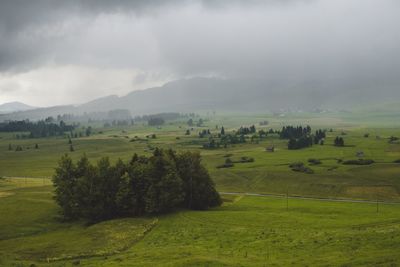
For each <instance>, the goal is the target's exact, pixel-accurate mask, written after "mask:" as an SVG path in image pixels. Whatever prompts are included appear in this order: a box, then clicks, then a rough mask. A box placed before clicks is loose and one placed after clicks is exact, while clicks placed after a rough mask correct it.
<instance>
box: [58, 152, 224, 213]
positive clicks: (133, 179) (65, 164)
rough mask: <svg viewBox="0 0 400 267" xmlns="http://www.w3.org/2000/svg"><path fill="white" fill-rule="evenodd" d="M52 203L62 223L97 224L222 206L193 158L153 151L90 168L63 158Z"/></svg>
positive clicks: (83, 161) (86, 162)
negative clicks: (62, 216) (116, 219)
mask: <svg viewBox="0 0 400 267" xmlns="http://www.w3.org/2000/svg"><path fill="white" fill-rule="evenodd" d="M53 182H54V186H55V199H56V201H57V203H58V204H59V205H60V207H61V208H62V213H63V215H64V217H65V218H67V219H79V218H84V219H88V220H90V221H101V220H105V219H110V218H114V217H121V216H141V215H145V214H159V213H166V212H169V211H172V210H174V209H176V208H188V209H199V210H202V209H207V208H209V207H213V206H218V205H220V204H221V199H220V196H219V194H218V192H217V191H216V190H215V187H214V183H213V182H212V180H211V178H210V176H209V174H208V172H207V170H206V168H205V167H204V166H203V165H202V164H201V158H200V155H199V154H198V153H193V152H185V153H180V154H177V153H176V152H174V151H172V150H166V151H164V150H160V149H158V148H156V149H155V150H154V153H153V155H152V156H151V157H144V156H140V157H139V156H137V155H136V154H135V155H134V156H133V157H132V159H131V160H130V161H129V162H128V163H125V162H123V161H121V160H118V161H117V162H116V164H114V165H113V164H111V163H110V161H109V160H108V158H102V159H101V160H99V161H98V162H97V165H93V164H91V163H90V162H89V160H88V158H87V157H86V156H83V157H82V158H81V159H80V160H78V162H76V163H74V162H73V161H72V160H71V158H70V157H68V156H67V155H65V156H63V157H62V159H61V160H60V162H59V165H58V167H57V168H56V173H55V175H54V176H53Z"/></svg>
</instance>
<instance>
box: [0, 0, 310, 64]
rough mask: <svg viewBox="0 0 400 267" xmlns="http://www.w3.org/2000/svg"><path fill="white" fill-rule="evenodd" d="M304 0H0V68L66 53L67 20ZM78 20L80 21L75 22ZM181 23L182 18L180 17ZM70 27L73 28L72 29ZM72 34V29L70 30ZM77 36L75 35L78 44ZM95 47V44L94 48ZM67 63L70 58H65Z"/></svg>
mask: <svg viewBox="0 0 400 267" xmlns="http://www.w3.org/2000/svg"><path fill="white" fill-rule="evenodd" d="M294 2H309V1H306V0H279V1H278V0H269V1H260V0H250V1H241V0H230V1H229V0H219V1H217V0H208V1H191V0H171V1H162V0H147V1H146V0H142V1H128V0H115V1H108V0H85V1H84V0H75V1H52V0H36V1H25V0H3V1H1V2H0V71H2V70H3V71H10V70H11V71H19V70H27V69H30V68H34V67H37V66H40V65H41V64H43V63H44V62H45V61H46V60H50V59H54V58H60V59H65V58H66V57H72V60H73V58H74V55H69V53H68V51H66V53H65V54H60V53H59V47H60V46H61V47H62V49H66V50H69V49H68V48H67V47H64V46H65V38H66V37H68V36H67V35H68V34H71V32H68V30H71V29H65V25H66V24H67V26H68V23H69V22H70V21H73V22H75V23H76V25H75V26H76V27H85V26H86V25H85V24H87V23H90V22H93V20H95V19H96V17H97V16H101V15H128V16H129V15H132V16H136V17H139V18H140V17H145V16H157V15H162V13H163V12H164V11H165V10H166V9H177V8H182V7H187V6H191V5H200V6H202V7H204V8H206V9H210V10H213V9H214V10H219V11H223V10H224V9H226V8H229V7H232V6H240V7H248V6H254V5H266V4H272V5H285V4H288V3H294ZM79 21H80V22H81V24H79ZM182 23H184V21H182ZM72 30H73V29H72ZM72 34H73V33H72ZM80 41H81V40H79V39H76V40H75V45H76V46H78V45H79V42H80ZM94 50H96V48H94ZM68 63H70V62H68Z"/></svg>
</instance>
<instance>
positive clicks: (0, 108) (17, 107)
mask: <svg viewBox="0 0 400 267" xmlns="http://www.w3.org/2000/svg"><path fill="white" fill-rule="evenodd" d="M30 109H35V107H32V106H29V105H27V104H24V103H21V102H8V103H4V104H1V105H0V113H11V112H16V111H26V110H30Z"/></svg>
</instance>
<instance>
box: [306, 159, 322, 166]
mask: <svg viewBox="0 0 400 267" xmlns="http://www.w3.org/2000/svg"><path fill="white" fill-rule="evenodd" d="M308 163H310V164H311V165H318V164H321V161H320V160H319V159H308Z"/></svg>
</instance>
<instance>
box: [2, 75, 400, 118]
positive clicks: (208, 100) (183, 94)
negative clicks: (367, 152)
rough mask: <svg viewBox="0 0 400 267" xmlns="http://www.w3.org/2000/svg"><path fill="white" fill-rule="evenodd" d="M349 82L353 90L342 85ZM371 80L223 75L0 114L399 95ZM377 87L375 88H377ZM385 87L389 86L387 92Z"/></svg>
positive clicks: (235, 106) (284, 106)
mask: <svg viewBox="0 0 400 267" xmlns="http://www.w3.org/2000/svg"><path fill="white" fill-rule="evenodd" d="M350 87H354V88H358V89H353V90H348V88H350ZM377 88H378V87H377V85H373V84H371V85H369V84H366V83H360V84H354V83H352V84H346V83H342V84H337V83H324V82H320V81H307V82H304V81H296V80H270V81H266V80H256V79H254V80H251V79H247V80H228V79H217V78H191V79H184V80H177V81H173V82H169V83H166V84H165V85H163V86H160V87H154V88H149V89H146V90H140V91H133V92H131V93H129V94H127V95H125V96H121V97H119V96H116V95H111V96H106V97H102V98H98V99H94V100H93V101H90V102H87V103H85V104H82V105H76V106H74V105H67V106H55V107H50V108H40V109H33V110H29V112H26V111H18V112H14V113H12V114H7V115H0V121H1V120H5V119H26V118H29V119H42V118H45V117H47V116H57V115H58V114H67V113H68V114H75V115H80V114H84V113H91V112H107V111H110V110H116V109H118V110H120V109H126V110H129V111H130V113H131V114H132V115H133V116H135V115H143V114H153V113H161V112H198V111H211V110H218V111H233V112H254V111H255V112H267V111H272V112H273V111H280V110H288V109H290V110H314V109H318V108H334V109H340V108H346V109H354V108H356V107H357V106H362V105H368V106H369V105H372V104H373V105H376V104H379V103H382V102H383V101H387V100H388V99H393V98H399V97H400V92H399V91H400V90H392V91H391V93H390V94H389V93H387V92H386V93H384V90H377ZM378 89H379V88H378ZM388 92H389V91H388Z"/></svg>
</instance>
